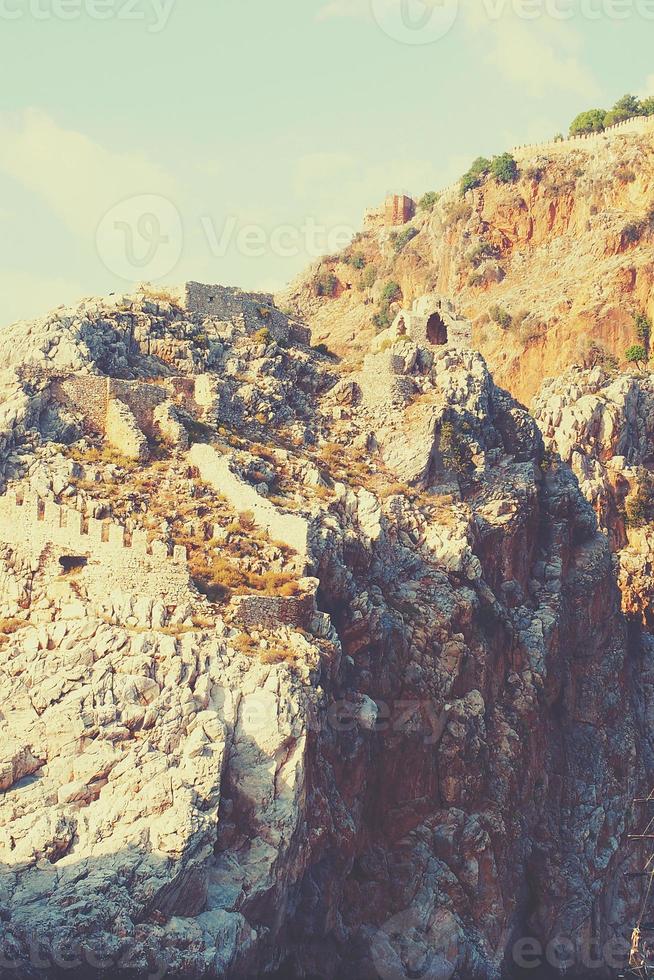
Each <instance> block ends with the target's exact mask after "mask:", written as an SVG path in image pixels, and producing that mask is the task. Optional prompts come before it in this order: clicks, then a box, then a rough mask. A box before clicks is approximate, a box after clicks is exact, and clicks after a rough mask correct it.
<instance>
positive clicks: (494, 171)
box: [490, 153, 518, 184]
mask: <svg viewBox="0 0 654 980" xmlns="http://www.w3.org/2000/svg"><path fill="white" fill-rule="evenodd" d="M490 172H491V176H492V177H494V178H495V180H497V181H499V183H500V184H513V183H514V182H515V181H516V180H517V179H518V164H517V163H516V162H515V158H514V157H513V156H512V155H511V154H510V153H501V154H500V155H499V156H498V157H493V159H492V161H491V169H490Z"/></svg>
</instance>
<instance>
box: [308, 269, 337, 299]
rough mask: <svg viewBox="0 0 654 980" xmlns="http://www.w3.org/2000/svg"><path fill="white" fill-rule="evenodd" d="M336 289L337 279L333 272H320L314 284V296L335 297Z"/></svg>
mask: <svg viewBox="0 0 654 980" xmlns="http://www.w3.org/2000/svg"><path fill="white" fill-rule="evenodd" d="M337 289H338V278H337V277H336V276H335V275H334V273H333V272H321V273H320V274H319V275H318V276H317V277H316V281H315V283H314V291H315V294H316V296H335V295H336V290H337Z"/></svg>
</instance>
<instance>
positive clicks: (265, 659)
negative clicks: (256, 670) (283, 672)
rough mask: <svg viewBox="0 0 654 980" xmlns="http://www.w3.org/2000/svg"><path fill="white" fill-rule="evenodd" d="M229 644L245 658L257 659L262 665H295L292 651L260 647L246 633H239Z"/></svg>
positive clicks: (295, 661)
mask: <svg viewBox="0 0 654 980" xmlns="http://www.w3.org/2000/svg"><path fill="white" fill-rule="evenodd" d="M230 644H231V646H232V647H233V649H234V650H236V651H237V652H238V653H242V654H244V656H246V657H257V658H258V659H259V660H260V661H261V662H262V663H264V664H283V663H286V664H291V665H292V664H295V663H297V660H298V655H297V653H296V652H295V651H294V650H281V649H280V648H279V647H272V648H266V647H261V646H260V645H259V643H257V641H256V640H253V639H252V637H251V636H249V635H248V634H247V633H241V634H240V635H239V636H237V637H236V639H234V640H230Z"/></svg>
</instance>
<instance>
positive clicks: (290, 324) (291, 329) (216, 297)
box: [179, 282, 311, 346]
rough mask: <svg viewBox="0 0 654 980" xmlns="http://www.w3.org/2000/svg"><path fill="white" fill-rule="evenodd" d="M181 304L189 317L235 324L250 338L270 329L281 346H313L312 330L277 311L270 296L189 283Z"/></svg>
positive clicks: (184, 288) (186, 285)
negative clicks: (194, 315)
mask: <svg viewBox="0 0 654 980" xmlns="http://www.w3.org/2000/svg"><path fill="white" fill-rule="evenodd" d="M179 302H180V305H181V306H182V307H183V308H184V309H185V310H188V312H189V313H197V314H199V315H200V316H205V317H213V318H215V319H217V320H224V321H226V322H227V321H228V322H230V323H234V324H236V325H237V326H242V327H243V328H244V329H245V331H246V333H249V334H253V333H256V332H257V331H258V330H261V329H262V328H267V329H268V330H269V331H270V334H271V336H272V337H274V339H275V340H277V341H281V342H282V343H285V344H292V345H297V346H309V345H310V344H311V331H310V330H309V328H308V327H305V326H303V324H301V323H299V322H297V321H295V320H292V319H289V318H288V317H287V316H286V314H284V313H282V312H281V310H278V309H277V307H276V306H275V302H274V299H273V297H272V295H271V294H270V293H245V292H243V291H242V290H240V289H237V288H236V287H234V286H219V285H207V284H205V283H199V282H187V283H185V284H184V285H183V286H182V287H181V290H180V293H179Z"/></svg>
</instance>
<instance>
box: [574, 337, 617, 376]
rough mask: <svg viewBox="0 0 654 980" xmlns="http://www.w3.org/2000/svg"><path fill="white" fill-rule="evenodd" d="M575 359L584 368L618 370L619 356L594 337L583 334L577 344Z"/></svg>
mask: <svg viewBox="0 0 654 980" xmlns="http://www.w3.org/2000/svg"><path fill="white" fill-rule="evenodd" d="M574 360H575V363H576V364H579V366H580V367H582V368H594V367H602V368H604V370H605V371H610V372H614V371H617V370H618V361H617V358H615V357H614V356H613V354H611V353H610V351H608V350H607V348H606V347H605V346H604V344H602V343H600V341H599V340H594V339H593V338H592V337H586V336H582V337H580V338H579V339H578V341H577V343H576V346H575V353H574Z"/></svg>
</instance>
